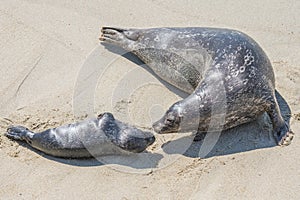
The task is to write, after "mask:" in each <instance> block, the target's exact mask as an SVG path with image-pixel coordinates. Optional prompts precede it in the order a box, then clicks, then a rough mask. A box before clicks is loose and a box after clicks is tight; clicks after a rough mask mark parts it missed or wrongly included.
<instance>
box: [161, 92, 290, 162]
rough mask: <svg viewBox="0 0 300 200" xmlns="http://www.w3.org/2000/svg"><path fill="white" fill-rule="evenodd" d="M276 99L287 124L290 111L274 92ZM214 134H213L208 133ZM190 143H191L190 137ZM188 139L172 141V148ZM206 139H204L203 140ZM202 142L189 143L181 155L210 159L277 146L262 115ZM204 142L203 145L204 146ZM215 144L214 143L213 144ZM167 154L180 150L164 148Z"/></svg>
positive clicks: (268, 119)
mask: <svg viewBox="0 0 300 200" xmlns="http://www.w3.org/2000/svg"><path fill="white" fill-rule="evenodd" d="M276 98H277V101H278V104H279V107H280V111H281V114H282V116H283V118H284V120H285V121H286V122H287V123H288V124H289V123H290V119H291V110H290V107H289V106H288V104H287V102H286V101H285V99H284V98H283V97H282V96H281V95H280V94H279V93H278V92H277V91H276ZM208 134H214V133H208ZM187 137H190V138H189V139H190V141H192V139H193V138H192V136H187ZM187 139H188V138H186V137H183V138H179V139H178V140H175V141H172V143H174V144H172V146H173V147H176V146H179V144H180V143H182V142H184V141H186V140H187ZM205 139H206V138H205ZM205 139H204V140H202V141H198V142H191V145H190V146H189V147H188V148H187V150H186V151H185V153H184V154H183V155H185V156H187V157H192V158H198V157H200V158H210V157H214V156H222V155H230V154H236V153H241V152H247V151H252V150H256V149H263V148H271V147H275V146H277V143H276V141H275V139H274V137H273V127H272V123H271V121H270V118H269V116H268V115H267V114H266V113H264V114H263V115H261V116H260V117H258V118H257V120H255V121H253V122H249V123H246V124H243V125H240V126H238V127H235V128H232V129H229V130H226V131H222V132H221V134H220V137H218V138H215V140H209V139H208V140H206V141H208V142H206V141H205ZM204 141H205V144H204ZM215 142H216V143H215ZM163 150H164V152H166V153H168V154H177V153H180V152H181V151H182V150H181V149H180V150H178V149H176V148H167V147H166V148H164V147H163Z"/></svg>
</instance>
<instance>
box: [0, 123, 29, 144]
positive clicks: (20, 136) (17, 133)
mask: <svg viewBox="0 0 300 200" xmlns="http://www.w3.org/2000/svg"><path fill="white" fill-rule="evenodd" d="M5 135H6V137H8V138H10V139H14V140H25V141H26V142H27V143H31V139H32V137H33V135H34V133H33V132H31V131H30V130H29V129H28V128H26V127H23V126H10V127H8V129H7V132H6V133H5Z"/></svg>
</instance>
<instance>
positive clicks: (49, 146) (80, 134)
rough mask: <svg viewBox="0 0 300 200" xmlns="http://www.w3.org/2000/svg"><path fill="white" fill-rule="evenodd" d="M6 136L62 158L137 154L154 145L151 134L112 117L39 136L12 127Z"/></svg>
mask: <svg viewBox="0 0 300 200" xmlns="http://www.w3.org/2000/svg"><path fill="white" fill-rule="evenodd" d="M5 135H6V136H7V137H8V138H11V139H14V140H22V141H25V142H27V143H28V144H29V145H30V146H32V147H33V148H35V149H38V150H40V151H42V152H44V153H46V154H49V155H52V156H56V157H64V158H88V157H92V156H104V155H116V154H118V155H120V154H128V153H129V152H134V153H139V152H142V151H144V150H145V149H146V148H147V147H148V146H149V145H151V144H152V143H153V142H154V141H155V138H154V136H153V134H152V133H150V132H144V131H142V130H139V129H137V128H135V127H133V126H130V125H128V124H125V123H123V122H121V121H119V120H117V119H115V118H114V116H113V115H112V114H111V113H103V114H100V115H99V116H98V117H97V118H92V119H88V120H85V121H81V122H77V123H73V124H68V125H64V126H60V127H57V128H52V129H48V130H45V131H43V132H40V133H34V132H32V131H30V130H28V129H27V128H25V127H22V126H12V127H9V128H8V129H7V133H6V134H5Z"/></svg>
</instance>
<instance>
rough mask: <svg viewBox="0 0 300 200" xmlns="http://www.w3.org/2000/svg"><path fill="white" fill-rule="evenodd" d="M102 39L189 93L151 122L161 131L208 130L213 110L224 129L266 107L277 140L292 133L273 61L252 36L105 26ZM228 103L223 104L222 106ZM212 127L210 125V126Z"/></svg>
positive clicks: (232, 32)
mask: <svg viewBox="0 0 300 200" xmlns="http://www.w3.org/2000/svg"><path fill="white" fill-rule="evenodd" d="M101 31H102V35H101V36H100V40H101V41H103V42H107V43H111V44H114V45H118V46H120V47H122V48H124V49H126V50H128V51H131V52H133V53H134V54H136V55H137V56H138V57H139V58H140V59H141V60H142V61H144V62H145V63H146V64H147V65H148V66H149V67H150V68H151V69H152V70H153V71H154V72H155V73H156V74H157V75H158V76H159V77H160V78H162V79H163V80H165V81H167V82H169V83H170V84H172V85H174V86H175V87H177V88H179V89H181V90H183V91H185V92H187V93H188V94H190V96H188V97H187V98H186V99H184V100H182V101H179V102H176V103H175V104H174V105H172V106H171V107H170V108H169V109H168V111H167V112H166V113H165V115H164V116H163V117H162V118H161V119H160V120H159V121H157V122H155V123H154V124H153V128H154V130H155V131H156V132H158V133H169V132H186V131H195V130H196V131H197V132H198V135H199V134H202V133H205V132H207V130H208V128H209V124H210V120H211V118H212V116H211V114H212V110H213V109H215V108H218V107H220V108H224V109H219V111H218V109H215V111H214V112H213V114H214V115H215V116H214V117H216V116H219V115H220V116H222V115H224V123H223V124H221V127H216V129H221V130H226V129H230V128H233V127H235V126H238V125H241V124H243V123H247V122H250V121H253V120H255V119H256V118H257V117H258V116H259V115H261V114H263V113H264V112H267V113H268V115H269V117H270V119H271V121H272V124H273V130H274V136H275V139H276V141H277V143H278V145H288V144H289V143H290V142H291V140H292V138H293V135H294V134H293V132H292V131H291V130H290V125H289V124H288V123H286V122H285V121H284V120H283V118H282V115H281V113H280V110H279V106H278V103H277V100H276V96H275V78H274V72H273V68H272V65H271V63H270V61H269V59H268V57H267V55H266V54H265V52H264V51H263V50H262V48H261V47H260V46H259V44H258V43H256V42H255V41H254V40H253V39H252V38H250V37H249V36H248V35H246V34H244V33H242V32H240V31H236V30H230V29H219V28H197V27H191V28H151V29H121V28H110V27H103V28H102V30H101ZM224 106H225V107H224ZM210 128H211V127H210Z"/></svg>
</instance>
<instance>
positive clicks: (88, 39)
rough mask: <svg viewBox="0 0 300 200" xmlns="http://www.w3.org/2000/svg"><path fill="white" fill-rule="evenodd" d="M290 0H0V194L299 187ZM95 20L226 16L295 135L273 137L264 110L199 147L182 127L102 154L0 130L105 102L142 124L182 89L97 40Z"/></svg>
mask: <svg viewBox="0 0 300 200" xmlns="http://www.w3.org/2000/svg"><path fill="white" fill-rule="evenodd" d="M299 10H300V3H299V2H298V1H296V0H295V1H275V0H274V1H272V0H268V1H258V0H253V1H237V0H233V1H224V0H219V1H213V2H210V1H161V0H153V1H146V0H145V1H96V0H91V1H81V0H78V1H71V0H64V1H61V0H44V1H37V0H23V1H18V0H2V1H1V4H0V16H1V17H0V43H1V45H0V48H1V51H0V52H1V53H0V60H1V61H0V65H1V66H0V74H1V79H0V93H1V100H0V133H1V135H0V159H1V166H0V199H71V198H73V199H189V198H190V199H201V198H205V199H300V194H299V191H300V168H299V166H300V158H299V157H300V153H299V152H300V140H299V138H298V133H300V126H299V124H300V122H299V120H300V104H299V101H300V86H299V83H300V65H299V63H300V58H299V52H300V45H299V44H300V25H299V21H300V14H299V13H300V12H299ZM105 25H109V26H120V27H163V26H210V27H227V28H234V29H238V30H241V31H243V32H246V33H247V34H249V35H251V36H252V37H253V38H254V39H255V40H256V41H257V42H258V43H260V44H261V46H262V47H263V49H264V50H265V51H266V52H267V54H268V55H269V58H270V60H271V61H272V64H273V67H274V71H275V75H276V81H277V82H276V84H277V89H278V91H279V92H280V94H281V95H282V96H283V97H284V99H285V101H286V102H287V103H288V104H289V106H290V109H291V113H289V111H288V109H286V107H285V106H286V105H284V104H285V103H284V102H283V103H282V104H281V106H282V108H283V111H284V112H285V114H286V116H287V117H288V118H289V115H290V114H291V123H292V129H293V131H294V132H295V133H296V137H295V138H294V140H293V143H292V144H291V145H290V146H288V147H283V148H281V147H278V146H275V143H274V141H273V138H272V136H271V133H270V131H271V127H270V123H269V122H268V119H267V117H265V116H262V117H261V118H260V119H258V120H257V121H255V122H253V123H250V124H246V125H244V126H241V127H238V128H236V129H233V130H231V131H228V132H227V133H228V134H227V133H225V134H222V136H221V137H220V138H219V140H218V143H217V144H216V145H215V147H214V149H213V150H212V151H211V152H210V153H209V154H208V155H207V156H206V158H200V157H199V154H200V155H205V154H206V152H205V151H203V149H202V148H200V147H201V145H200V144H199V143H193V144H192V145H191V146H190V147H189V148H188V149H187V151H186V152H185V153H183V152H184V151H183V150H184V149H185V148H186V146H185V145H186V144H187V143H189V142H190V141H191V137H190V136H189V135H179V134H173V135H165V136H157V142H156V144H154V145H153V146H152V147H150V148H149V153H147V154H146V153H145V154H144V153H143V154H141V155H136V156H129V157H118V158H114V159H112V158H107V159H105V161H103V162H104V164H103V163H102V164H101V162H99V161H97V160H68V159H56V158H53V157H50V156H46V155H44V154H42V153H39V152H37V151H32V149H28V148H27V146H23V145H19V144H18V143H16V142H13V141H10V140H8V139H7V138H6V137H4V136H3V133H4V132H5V130H6V128H7V126H8V125H10V124H22V125H25V126H27V127H28V128H31V129H33V130H35V131H39V130H44V129H46V128H50V127H55V126H58V125H61V124H65V123H68V122H72V121H74V120H76V119H78V118H84V117H85V116H87V115H88V116H92V115H94V114H96V113H100V112H103V111H110V112H113V113H114V115H115V116H117V117H118V118H120V119H122V120H124V121H127V122H130V123H132V124H136V125H137V126H139V127H142V128H149V127H150V126H151V123H152V121H153V120H155V119H157V118H158V117H159V116H160V115H161V114H162V113H163V111H164V110H165V109H167V108H168V106H170V105H171V104H172V103H173V102H175V101H176V100H177V99H180V98H182V97H183V96H184V95H182V94H180V93H179V92H178V91H174V89H173V88H171V87H169V86H168V85H164V84H162V83H161V82H160V81H159V80H157V79H156V77H154V76H153V74H151V73H149V72H148V71H147V69H146V68H143V67H138V65H136V63H139V61H138V60H136V59H135V58H132V57H131V56H130V55H129V59H128V58H126V57H122V56H118V52H116V51H119V50H118V49H117V50H116V49H113V50H112V49H110V48H109V47H106V48H105V47H104V46H102V45H99V42H98V36H99V34H100V31H99V28H100V27H101V26H105ZM119 54H120V52H119ZM127 57H128V56H127ZM166 86H167V87H166ZM174 92H175V93H174ZM74 115H75V116H74ZM168 141H169V142H168ZM170 141H171V142H170ZM167 142H168V143H167ZM163 143H167V144H166V145H165V146H164V149H163V150H162V148H161V145H162V144H163ZM204 150H205V149H204Z"/></svg>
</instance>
